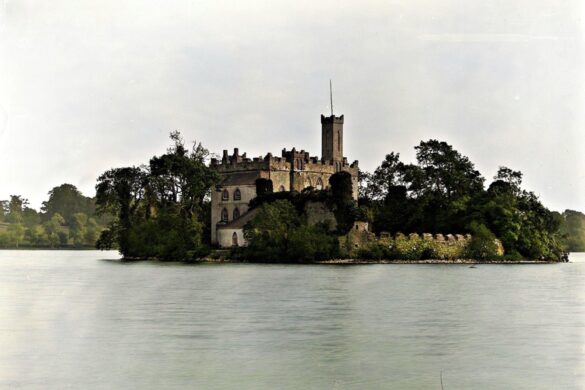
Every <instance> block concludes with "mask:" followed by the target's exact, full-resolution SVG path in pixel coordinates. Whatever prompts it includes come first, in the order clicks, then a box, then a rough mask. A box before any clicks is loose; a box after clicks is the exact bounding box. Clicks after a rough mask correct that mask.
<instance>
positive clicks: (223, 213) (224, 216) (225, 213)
mask: <svg viewBox="0 0 585 390" xmlns="http://www.w3.org/2000/svg"><path fill="white" fill-rule="evenodd" d="M228 218H229V215H228V211H227V209H226V208H225V207H224V209H223V210H221V221H222V222H227V221H228Z"/></svg>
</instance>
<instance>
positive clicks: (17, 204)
mask: <svg viewBox="0 0 585 390" xmlns="http://www.w3.org/2000/svg"><path fill="white" fill-rule="evenodd" d="M27 205H28V200H27V199H25V198H23V197H22V196H20V195H10V201H9V202H8V215H7V217H6V222H9V223H22V222H23V219H22V212H23V209H24V208H25V207H26V206H27Z"/></svg>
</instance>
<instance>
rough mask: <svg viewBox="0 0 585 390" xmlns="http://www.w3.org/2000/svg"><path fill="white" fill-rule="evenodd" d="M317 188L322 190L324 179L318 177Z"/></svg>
mask: <svg viewBox="0 0 585 390" xmlns="http://www.w3.org/2000/svg"><path fill="white" fill-rule="evenodd" d="M316 188H317V189H318V190H322V189H323V180H321V178H318V179H317V186H316Z"/></svg>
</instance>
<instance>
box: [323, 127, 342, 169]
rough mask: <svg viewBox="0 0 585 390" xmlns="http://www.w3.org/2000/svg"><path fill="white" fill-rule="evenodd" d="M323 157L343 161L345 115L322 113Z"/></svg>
mask: <svg viewBox="0 0 585 390" xmlns="http://www.w3.org/2000/svg"><path fill="white" fill-rule="evenodd" d="M321 158H322V159H323V160H325V161H338V162H342V161H343V115H342V116H335V115H331V116H329V117H326V116H324V115H321Z"/></svg>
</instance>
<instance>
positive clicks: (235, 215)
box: [234, 207, 240, 219]
mask: <svg viewBox="0 0 585 390" xmlns="http://www.w3.org/2000/svg"><path fill="white" fill-rule="evenodd" d="M238 218H240V209H238V208H237V207H236V208H235V209H234V219H238Z"/></svg>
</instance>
